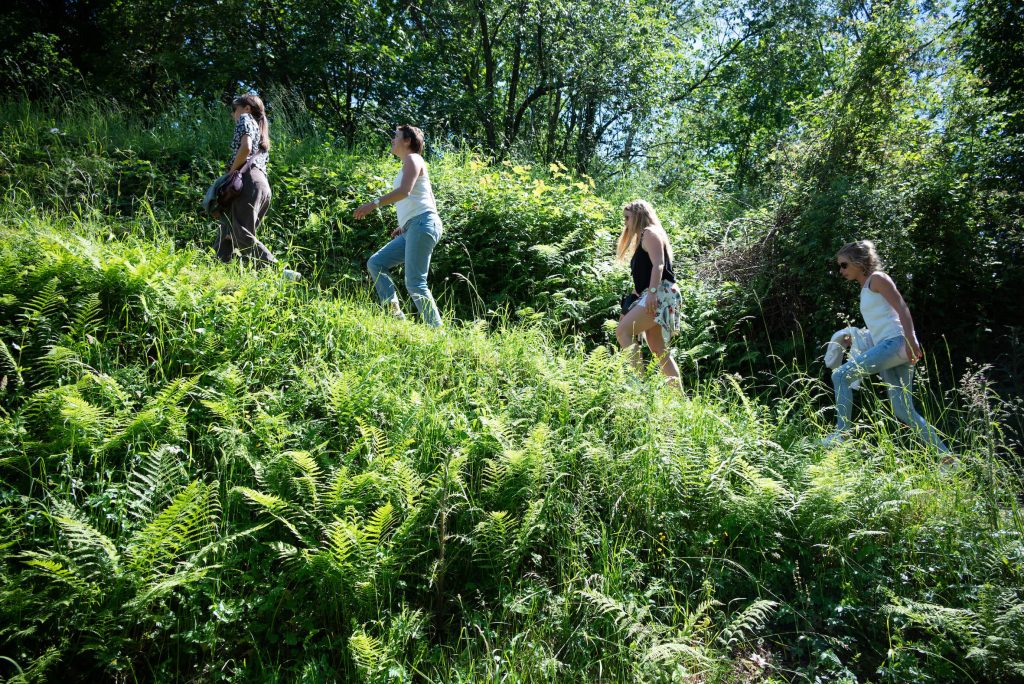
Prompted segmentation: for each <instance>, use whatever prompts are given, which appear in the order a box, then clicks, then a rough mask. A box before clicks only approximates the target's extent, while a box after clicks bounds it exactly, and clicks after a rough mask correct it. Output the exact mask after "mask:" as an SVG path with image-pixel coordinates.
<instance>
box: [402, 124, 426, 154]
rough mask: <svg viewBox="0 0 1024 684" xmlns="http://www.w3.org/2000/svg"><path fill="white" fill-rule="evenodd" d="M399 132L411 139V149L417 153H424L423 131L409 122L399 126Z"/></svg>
mask: <svg viewBox="0 0 1024 684" xmlns="http://www.w3.org/2000/svg"><path fill="white" fill-rule="evenodd" d="M398 132H399V133H401V134H402V137H403V138H405V139H406V140H408V141H409V151H410V152H414V153H416V154H422V153H423V131H421V130H420V129H418V128H416V127H415V126H410V125H409V124H402V125H401V126H399V127H398Z"/></svg>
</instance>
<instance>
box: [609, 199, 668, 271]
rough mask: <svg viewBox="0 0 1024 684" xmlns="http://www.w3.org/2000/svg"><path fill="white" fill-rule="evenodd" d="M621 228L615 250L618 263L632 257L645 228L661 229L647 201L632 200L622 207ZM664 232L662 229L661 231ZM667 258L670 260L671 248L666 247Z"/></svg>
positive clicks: (656, 216)
mask: <svg viewBox="0 0 1024 684" xmlns="http://www.w3.org/2000/svg"><path fill="white" fill-rule="evenodd" d="M622 213H623V226H622V235H620V236H619V245H618V248H617V249H616V256H617V257H618V259H619V261H625V260H626V259H628V258H629V257H631V256H632V255H633V252H635V251H636V248H637V247H638V246H639V244H640V236H641V235H642V234H643V232H644V229H645V228H650V227H651V226H657V227H658V228H661V221H659V220H658V215H657V214H656V213H654V207H652V206H651V203H650V202H648V201H647V200H633V201H632V202H629V203H627V204H626V205H625V206H624V207H622ZM662 230H664V229H662ZM668 256H669V258H670V259H671V258H672V246H671V245H669V247H668Z"/></svg>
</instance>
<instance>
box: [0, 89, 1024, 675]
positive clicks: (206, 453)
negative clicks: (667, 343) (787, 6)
mask: <svg viewBox="0 0 1024 684" xmlns="http://www.w3.org/2000/svg"><path fill="white" fill-rule="evenodd" d="M5 106H6V109H3V110H2V111H0V118H2V119H3V122H4V123H3V130H2V137H3V143H4V145H3V149H2V151H0V152H2V154H0V186H2V187H3V191H4V197H3V202H2V205H0V550H2V555H0V675H3V676H5V677H11V678H13V679H14V680H18V681H42V680H52V679H59V678H64V679H69V680H74V681H96V680H114V681H179V680H181V681H194V680H199V681H294V680H301V681H370V682H383V681H465V682H470V681H497V680H503V681H504V680H507V681H544V682H548V681H566V682H569V681H622V682H626V681H681V682H704V681H708V682H711V681H716V682H737V681H837V680H846V681H875V682H882V681H884V682H910V681H912V682H929V681H934V682H947V681H1008V682H1009V681H1022V680H1024V647H1022V644H1024V570H1022V568H1024V521H1022V518H1021V512H1020V509H1019V501H1020V495H1021V491H1022V487H1021V481H1020V472H1021V470H1020V464H1019V463H1018V462H1017V461H1016V459H1017V458H1018V456H1016V455H1015V454H1014V452H1013V445H1012V444H1011V443H1010V437H1008V436H1007V435H1006V434H1005V433H1004V425H1005V423H1006V421H1007V414H1006V411H1007V407H1006V405H1005V404H1002V403H1001V402H1000V401H999V399H998V398H997V397H995V396H994V395H993V394H992V392H991V389H990V387H989V385H988V384H987V381H986V379H985V373H984V370H983V369H981V370H976V372H974V373H972V374H970V375H968V376H965V377H964V380H963V382H962V384H961V387H960V388H959V389H958V390H957V391H956V393H955V394H950V395H948V396H945V397H938V398H937V399H939V401H929V402H927V405H928V407H929V408H930V409H931V408H932V407H934V406H939V405H942V406H945V409H944V410H943V411H942V413H941V415H934V414H933V415H932V417H933V418H939V419H940V420H939V424H940V425H941V426H942V427H944V429H945V430H946V432H947V433H948V436H949V438H950V441H951V443H952V444H954V445H955V448H956V451H957V454H958V456H959V458H960V465H961V467H960V468H959V470H957V471H956V472H955V473H953V474H950V475H946V476H943V475H941V474H940V473H939V472H938V467H937V466H938V458H939V456H938V454H935V453H932V452H929V451H926V450H923V449H922V448H921V446H920V445H919V444H917V443H916V442H914V440H913V439H912V438H911V437H910V436H909V435H908V433H907V431H906V430H905V429H904V428H902V427H901V426H899V425H898V424H897V423H896V422H895V421H894V420H893V419H892V417H891V414H890V413H889V412H888V411H887V410H886V409H885V408H884V407H882V406H877V405H875V404H877V402H876V401H875V400H874V398H873V397H876V396H877V393H871V392H865V393H863V394H864V396H863V397H862V403H866V404H869V407H868V408H870V411H869V412H865V413H864V414H863V415H862V416H861V419H862V420H868V419H870V420H872V421H873V422H872V424H871V425H870V426H869V427H870V429H869V430H865V431H864V432H863V433H861V438H860V439H858V440H856V441H854V442H852V443H851V444H849V445H848V446H847V447H845V448H842V449H837V450H832V451H827V452H826V451H824V450H822V449H821V448H820V447H818V446H817V440H818V438H819V437H820V436H821V434H822V431H823V430H826V429H827V427H825V426H826V425H827V423H828V422H829V416H828V415H820V414H819V410H818V408H819V407H820V406H822V405H827V404H828V399H827V394H828V393H827V390H826V388H825V387H824V386H823V385H822V384H821V383H820V382H819V381H818V380H817V379H815V378H814V377H810V376H809V375H808V374H807V373H808V372H809V373H811V374H812V375H813V373H814V372H815V368H814V367H813V366H810V365H806V366H801V367H799V368H792V367H790V368H780V369H779V370H777V372H775V373H773V374H769V375H765V374H762V373H750V374H748V377H741V376H738V375H734V374H732V373H728V372H726V369H730V368H731V369H741V368H744V367H745V365H744V364H745V362H746V361H749V359H744V355H745V354H753V353H756V350H745V344H744V342H743V339H742V337H741V336H740V335H738V334H736V332H735V331H736V330H737V329H738V328H737V326H738V323H737V318H738V317H739V316H740V313H741V312H742V311H744V310H745V309H744V307H746V306H747V304H748V303H745V302H744V301H743V299H742V293H739V292H736V291H735V288H734V286H731V285H729V284H728V282H724V283H723V282H718V283H717V284H715V283H712V284H701V282H700V281H699V280H698V279H691V278H687V282H686V283H685V285H686V290H685V296H686V313H687V321H686V324H685V326H684V330H683V333H682V336H681V337H680V338H679V339H678V340H677V348H678V353H679V358H680V361H681V365H682V366H683V368H684V376H685V379H686V380H685V382H686V394H685V395H680V394H678V393H676V392H673V391H672V390H670V389H669V388H666V387H663V386H661V384H660V382H659V380H658V377H657V374H656V373H654V372H652V371H651V369H649V370H648V373H647V375H646V376H645V378H643V379H637V378H636V377H635V374H634V373H633V372H632V371H631V370H630V369H629V368H628V367H627V366H626V364H625V363H624V361H623V359H621V358H620V357H619V356H618V355H617V354H615V353H613V352H612V350H611V349H610V347H609V346H608V344H607V343H608V342H610V337H609V336H608V332H607V327H606V325H605V322H606V320H608V319H609V318H613V317H614V312H615V302H616V300H617V296H618V294H620V292H621V290H622V287H623V282H624V278H625V274H624V273H623V270H622V268H621V267H617V266H615V265H613V264H612V262H611V260H610V255H611V253H612V248H613V247H612V242H613V238H614V234H615V231H616V230H617V226H618V205H617V202H618V200H621V199H624V198H625V194H626V193H629V192H631V189H630V188H629V187H626V186H624V187H622V188H619V189H618V190H617V191H614V192H613V191H612V190H609V189H607V188H605V189H604V190H603V191H602V192H596V191H595V187H594V184H593V183H592V182H591V181H590V180H589V179H587V178H586V177H576V176H573V175H572V174H570V173H569V172H568V171H567V170H566V169H565V168H564V167H559V166H557V165H555V166H553V167H549V168H546V169H538V168H535V167H534V168H530V167H527V166H525V165H523V166H517V165H516V164H511V163H510V164H507V165H498V166H491V165H487V164H485V163H484V162H483V160H481V159H480V158H478V157H475V156H474V155H472V154H469V153H457V152H448V153H446V154H444V155H440V156H438V157H437V158H435V159H434V160H433V161H432V165H431V170H432V174H433V177H434V181H435V188H436V190H437V192H438V195H439V199H440V202H441V205H442V215H443V217H444V220H445V222H446V226H447V231H448V233H447V237H446V238H445V240H444V241H442V243H441V244H440V245H439V247H438V250H437V252H436V258H435V261H434V268H433V276H432V283H431V284H432V287H434V289H435V292H437V293H439V294H440V300H441V303H442V308H444V309H445V311H446V313H447V315H448V317H449V320H448V326H447V327H446V329H445V330H443V331H435V330H431V329H428V328H426V327H423V326H419V325H417V324H415V323H411V322H401V321H396V320H393V319H390V318H387V317H384V316H382V315H381V314H380V313H379V312H378V311H377V310H376V308H375V307H373V306H371V305H370V303H369V301H368V300H369V294H368V290H369V288H368V286H367V284H366V283H365V281H364V276H363V262H364V261H365V258H366V256H368V255H369V254H370V253H371V251H372V249H374V247H375V246H377V245H379V244H380V241H381V240H382V239H383V236H385V235H386V234H387V232H388V231H389V225H388V223H387V222H388V221H392V220H393V218H392V217H391V216H390V215H388V214H381V215H378V216H377V217H375V218H374V219H373V220H372V221H369V222H364V223H353V222H351V221H350V220H349V218H348V217H349V216H350V214H351V209H352V208H353V207H354V206H355V205H356V204H357V203H358V202H360V201H362V200H364V199H365V198H366V197H367V196H371V195H372V194H375V193H377V192H379V191H380V190H381V189H383V188H386V187H387V185H388V179H389V178H390V176H391V174H392V173H393V171H394V164H393V162H391V161H389V160H384V159H379V158H377V157H375V156H372V155H362V156H357V155H342V154H338V153H337V151H336V150H334V149H332V147H331V146H330V144H328V143H325V142H324V140H325V139H324V138H323V137H322V136H320V135H319V134H318V132H317V131H316V130H315V129H313V128H311V127H310V126H311V125H310V124H308V123H303V121H302V120H301V119H300V118H296V119H294V120H289V119H288V118H287V112H285V111H282V110H278V112H277V117H278V118H277V119H276V120H275V132H276V137H275V145H276V147H275V150H274V156H273V160H274V161H273V168H272V177H273V179H274V186H273V187H274V193H275V199H274V204H273V209H272V211H271V214H270V215H269V220H268V224H267V226H266V230H265V232H264V236H265V237H266V240H267V242H268V244H269V245H270V246H271V248H272V249H273V250H274V251H275V252H276V253H277V254H278V256H280V257H282V258H283V259H284V260H286V261H288V262H289V263H290V264H292V265H295V266H298V267H299V268H301V269H302V270H303V271H304V272H305V273H306V275H307V278H306V280H305V281H304V282H303V283H301V284H298V285H292V284H289V283H286V282H285V281H283V280H282V279H281V278H280V276H279V273H278V272H277V271H276V270H274V269H268V270H266V271H262V272H251V271H248V270H246V269H244V268H240V267H239V266H238V265H237V264H234V265H230V266H225V265H222V264H220V263H218V262H216V261H215V260H214V259H213V257H212V254H211V253H210V251H209V250H208V249H207V246H208V243H209V239H210V231H211V227H210V222H209V221H208V220H207V219H205V218H203V217H202V216H200V215H199V214H198V211H197V210H196V208H195V206H196V199H197V194H198V193H199V192H200V191H201V190H202V187H203V184H204V183H205V182H208V180H209V178H210V177H211V176H212V175H214V174H215V173H216V172H217V170H218V168H217V167H218V165H219V163H220V161H219V160H221V159H222V157H223V152H224V150H223V149H222V143H223V141H224V140H226V139H228V138H229V137H230V128H229V122H228V120H227V118H226V117H221V118H220V119H218V118H215V117H212V116H211V115H210V112H209V111H207V110H201V111H197V112H194V114H195V116H194V117H192V118H190V117H189V116H185V115H184V114H187V113H188V112H185V113H184V114H183V112H180V111H179V112H176V113H175V114H174V115H173V116H168V118H167V119H166V120H158V121H155V122H151V123H150V125H148V126H142V125H141V124H139V123H138V122H134V121H133V120H132V119H130V118H129V117H127V116H120V115H119V114H118V112H117V111H116V109H111V108H98V109H95V110H91V109H89V108H80V109H79V110H76V111H75V112H71V113H60V112H58V113H54V112H53V111H50V110H47V109H45V108H33V107H34V106H33V107H28V106H27V105H5ZM65 114H66V115H65ZM193 120H194V124H192V123H189V122H190V121H193ZM615 192H618V193H621V194H623V197H618V196H617V195H616V194H615ZM609 197H615V198H616V200H615V201H611V200H609V199H608V198H609ZM662 207H663V209H662ZM659 209H662V214H663V216H664V218H665V219H666V223H667V224H668V226H669V229H670V230H671V231H672V233H673V238H674V241H675V243H676V249H677V254H678V257H679V258H678V263H679V269H680V271H681V272H685V273H688V274H689V273H693V272H694V271H695V270H696V269H697V268H698V267H699V260H698V258H697V257H699V256H701V255H706V253H707V251H708V250H709V249H711V248H713V247H714V246H715V245H719V244H721V242H722V237H721V236H718V237H717V238H714V237H713V235H714V233H713V232H712V231H709V230H707V229H706V225H705V224H706V223H708V222H714V221H717V220H718V219H720V218H721V217H719V216H716V211H718V209H716V208H715V207H713V206H710V205H709V204H707V203H704V202H702V201H699V200H698V199H693V201H692V202H689V203H688V202H682V201H681V202H677V203H669V202H665V203H659ZM445 277H447V278H448V280H445V279H444V278H445ZM571 333H576V334H575V335H572V334H571ZM750 367H753V366H750ZM761 367H763V365H762V366H761ZM765 385H770V386H771V392H770V393H765V392H763V391H757V388H758V387H761V388H762V389H763V387H764V386H765Z"/></svg>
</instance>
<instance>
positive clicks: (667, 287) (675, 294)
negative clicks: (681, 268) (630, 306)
mask: <svg viewBox="0 0 1024 684" xmlns="http://www.w3.org/2000/svg"><path fill="white" fill-rule="evenodd" d="M650 296H651V294H650V293H649V292H645V293H644V294H643V296H642V297H640V299H638V300H637V302H636V304H634V306H647V298H648V297H650ZM656 296H657V298H658V305H657V307H656V308H655V310H654V322H655V323H657V324H658V325H659V326H660V327H661V332H662V336H663V337H664V339H665V346H668V342H669V340H671V339H672V336H673V335H675V334H676V333H677V332H679V326H680V324H681V323H682V303H683V296H682V295H681V294H680V293H679V286H678V285H676V284H675V283H673V282H671V281H668V280H663V281H661V285H660V286H659V287H658V292H657V294H656Z"/></svg>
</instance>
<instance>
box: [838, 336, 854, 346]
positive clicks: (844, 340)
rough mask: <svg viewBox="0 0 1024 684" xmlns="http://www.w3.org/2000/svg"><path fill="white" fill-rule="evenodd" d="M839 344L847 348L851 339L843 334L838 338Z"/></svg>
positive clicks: (851, 342) (851, 341)
mask: <svg viewBox="0 0 1024 684" xmlns="http://www.w3.org/2000/svg"><path fill="white" fill-rule="evenodd" d="M839 344H841V345H843V346H844V347H846V348H847V349H849V348H850V345H851V344H853V339H852V338H851V337H850V336H849V335H843V336H842V337H840V338H839Z"/></svg>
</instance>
